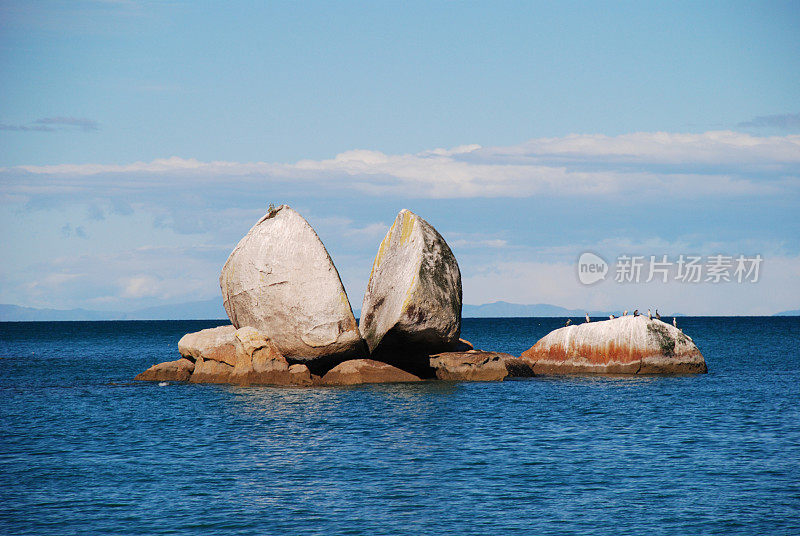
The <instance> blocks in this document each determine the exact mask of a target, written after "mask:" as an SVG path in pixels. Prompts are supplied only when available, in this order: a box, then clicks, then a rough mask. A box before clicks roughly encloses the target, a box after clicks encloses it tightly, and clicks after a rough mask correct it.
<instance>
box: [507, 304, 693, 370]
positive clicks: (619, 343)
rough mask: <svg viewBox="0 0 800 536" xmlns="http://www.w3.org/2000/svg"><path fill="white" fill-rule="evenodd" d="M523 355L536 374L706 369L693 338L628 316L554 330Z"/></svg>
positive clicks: (673, 328) (658, 323) (657, 321)
mask: <svg viewBox="0 0 800 536" xmlns="http://www.w3.org/2000/svg"><path fill="white" fill-rule="evenodd" d="M521 359H524V360H527V361H529V362H531V363H532V364H533V369H534V371H535V372H536V374H580V373H594V374H690V373H704V372H707V368H706V363H705V359H704V358H703V355H702V354H701V353H700V350H698V348H697V346H695V344H694V341H692V339H691V338H690V337H688V336H687V335H685V334H684V333H683V332H682V331H681V330H679V329H677V328H675V327H673V326H670V325H669V324H665V323H664V322H661V321H660V320H650V319H649V318H647V317H643V316H637V317H634V316H623V317H621V318H615V319H613V320H604V321H601V322H587V323H585V324H578V325H574V326H567V327H563V328H560V329H557V330H555V331H552V332H550V333H548V334H547V335H545V336H544V337H543V338H542V339H540V340H539V341H538V342H537V343H536V344H534V345H533V346H532V347H531V348H530V349H528V350H526V351H525V352H523V354H522V356H521Z"/></svg>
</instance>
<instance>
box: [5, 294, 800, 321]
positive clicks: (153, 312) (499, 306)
mask: <svg viewBox="0 0 800 536" xmlns="http://www.w3.org/2000/svg"><path fill="white" fill-rule="evenodd" d="M353 313H355V315H356V318H358V317H359V316H360V311H359V310H358V309H356V310H354V311H353ZM586 313H587V311H584V310H583V309H567V308H565V307H559V306H558V305H552V304H549V303H536V304H521V303H509V302H504V301H496V302H494V303H484V304H483V305H469V304H464V306H463V308H462V311H461V315H462V316H463V317H464V318H507V317H536V316H557V317H567V316H571V317H579V318H583V315H585V314H586ZM588 313H589V316H590V317H593V318H596V319H597V320H601V319H603V318H608V315H609V314H612V313H613V314H615V315H619V314H622V311H597V310H594V311H588ZM646 313H647V311H645V314H646ZM673 316H683V315H682V314H680V313H670V314H666V313H665V314H664V317H669V318H671V317H673ZM775 316H800V309H797V310H794V311H784V312H782V313H777V314H776V315H775ZM227 317H228V315H227V314H226V313H225V309H224V308H223V307H222V300H221V299H220V298H214V299H211V300H203V301H193V302H185V303H176V304H172V305H159V306H157V307H148V308H146V309H138V310H136V311H132V312H122V311H92V310H89V309H36V308H33V307H22V306H19V305H8V304H0V322H24V321H56V320H219V319H225V318H227Z"/></svg>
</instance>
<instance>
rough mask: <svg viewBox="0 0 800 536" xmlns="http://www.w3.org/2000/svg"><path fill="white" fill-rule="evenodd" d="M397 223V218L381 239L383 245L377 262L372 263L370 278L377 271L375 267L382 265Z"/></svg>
mask: <svg viewBox="0 0 800 536" xmlns="http://www.w3.org/2000/svg"><path fill="white" fill-rule="evenodd" d="M396 223H397V221H396V220H395V222H394V223H392V226H391V228H389V232H388V233H386V236H384V237H383V240H382V241H381V245H380V247H379V248H378V254H377V255H375V262H373V263H372V271H371V272H370V273H369V278H370V279H372V274H374V273H375V268H377V267H378V266H380V265H381V262H382V261H383V255H384V254H385V253H386V248H388V247H389V242H391V240H392V234H393V233H394V226H395V224H396Z"/></svg>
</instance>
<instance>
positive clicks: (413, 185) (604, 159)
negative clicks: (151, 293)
mask: <svg viewBox="0 0 800 536" xmlns="http://www.w3.org/2000/svg"><path fill="white" fill-rule="evenodd" d="M799 175H800V136H797V135H790V136H783V137H780V136H772V137H756V136H751V135H749V134H744V133H739V132H730V131H724V132H706V133H702V134H676V133H663V132H656V133H634V134H626V135H621V136H615V137H611V136H603V135H571V136H566V137H562V138H540V139H534V140H530V141H528V142H525V143H522V144H519V145H515V146H509V147H488V148H481V147H480V146H477V145H469V146H462V147H456V148H454V149H450V150H445V149H433V150H429V151H423V152H420V153H417V154H402V155H390V154H385V153H382V152H379V151H367V150H353V151H347V152H344V153H341V154H339V155H337V156H336V157H334V158H332V159H327V160H301V161H299V162H296V163H294V164H280V163H267V162H248V163H241V162H224V161H215V162H202V161H199V160H196V159H184V158H179V157H172V158H165V159H157V160H153V161H151V162H134V163H131V164H113V165H107V164H56V165H47V166H18V167H12V168H0V178H2V179H3V186H2V189H0V193H1V194H2V195H3V196H4V197H6V198H9V197H11V196H19V195H27V196H35V195H39V194H50V195H53V194H81V193H83V194H88V193H90V192H93V193H94V195H98V192H102V191H103V190H105V191H107V192H108V191H113V192H117V193H136V192H151V193H153V192H158V191H161V190H164V189H174V188H180V189H183V190H184V191H186V190H188V189H191V188H197V187H203V188H205V189H208V188H213V187H217V188H220V189H226V191H235V190H236V189H237V188H239V189H243V190H250V191H252V190H253V189H254V188H257V187H260V186H265V185H270V184H272V185H281V184H290V185H302V186H303V188H308V187H309V186H314V187H317V188H319V189H321V190H330V189H335V190H339V191H341V190H351V191H358V192H362V193H366V194H369V195H397V196H402V197H406V198H465V197H503V196H509V197H526V196H533V195H556V196H573V195H579V196H586V195H594V196H598V195H599V196H604V195H611V196H613V195H625V196H647V195H649V196H670V197H689V196H698V195H701V196H702V195H713V196H719V195H723V196H742V195H760V194H776V193H780V192H783V191H786V190H787V189H792V190H797V189H798V186H800V177H799Z"/></svg>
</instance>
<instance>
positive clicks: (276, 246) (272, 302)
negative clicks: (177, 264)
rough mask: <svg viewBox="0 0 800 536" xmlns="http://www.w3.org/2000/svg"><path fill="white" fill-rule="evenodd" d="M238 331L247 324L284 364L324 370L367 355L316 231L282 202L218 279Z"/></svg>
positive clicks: (236, 251)
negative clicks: (276, 353) (262, 337)
mask: <svg viewBox="0 0 800 536" xmlns="http://www.w3.org/2000/svg"><path fill="white" fill-rule="evenodd" d="M219 282H220V288H221V289H222V297H223V305H224V306H225V310H226V311H227V313H228V317H229V318H230V320H231V323H232V324H233V325H234V326H235V327H236V328H241V327H245V326H249V327H253V328H256V329H257V330H259V331H260V332H261V333H263V334H264V335H265V336H266V337H267V338H269V339H270V340H271V341H272V342H273V343H274V344H275V345H276V346H277V347H278V349H279V351H280V352H281V354H282V355H284V356H285V357H286V358H287V359H289V360H290V361H295V362H301V363H306V364H307V365H309V367H311V368H312V369H313V368H314V366H315V365H317V366H318V367H322V368H325V367H328V366H333V365H334V364H336V363H338V362H341V361H343V360H345V359H350V358H352V357H361V356H365V355H366V346H365V344H364V342H363V340H362V339H361V336H360V334H359V331H358V327H357V326H356V320H355V317H354V316H353V310H352V308H351V307H350V302H349V300H348V299H347V294H346V293H345V290H344V287H343V286H342V281H341V279H340V278H339V272H337V270H336V267H335V266H334V265H333V262H332V261H331V258H330V255H328V251H327V250H326V249H325V246H324V245H323V244H322V242H321V241H320V239H319V237H318V236H317V233H316V232H314V229H312V228H311V226H310V225H309V224H308V222H307V221H306V220H305V219H303V217H302V216H300V214H298V213H297V212H295V211H294V210H292V209H291V208H289V207H288V206H286V205H282V206H280V207H278V208H277V209H274V210H272V211H270V212H269V213H268V214H266V215H265V216H264V217H263V218H261V219H260V220H259V221H258V222H257V223H256V224H255V225H254V226H253V228H252V229H250V231H249V232H248V233H247V235H246V236H245V237H244V238H242V240H241V241H240V242H239V244H237V246H236V248H234V250H233V252H232V253H231V254H230V256H229V257H228V260H227V261H226V262H225V266H224V267H223V268H222V273H221V274H220V278H219Z"/></svg>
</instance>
